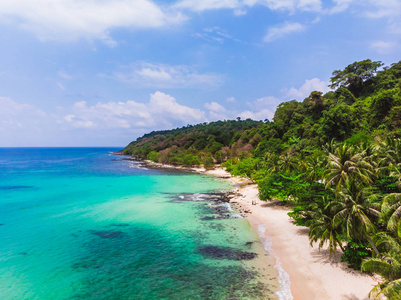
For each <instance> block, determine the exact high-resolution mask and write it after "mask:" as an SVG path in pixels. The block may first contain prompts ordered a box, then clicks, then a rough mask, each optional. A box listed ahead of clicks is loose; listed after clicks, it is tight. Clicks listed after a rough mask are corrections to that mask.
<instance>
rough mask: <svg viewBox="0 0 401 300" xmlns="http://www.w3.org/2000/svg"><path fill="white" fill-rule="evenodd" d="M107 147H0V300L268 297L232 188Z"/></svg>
mask: <svg viewBox="0 0 401 300" xmlns="http://www.w3.org/2000/svg"><path fill="white" fill-rule="evenodd" d="M117 150H120V149H112V148H0V299H3V300H8V299H10V300H11V299H12V300H16V299H17V300H18V299H41V300H46V299H51V300H54V299H278V298H279V295H280V293H279V290H280V285H279V282H278V280H277V277H278V275H277V271H276V270H275V269H274V262H273V260H272V259H271V258H270V257H269V255H268V253H267V252H266V251H265V250H264V249H263V247H262V246H261V244H260V243H259V242H258V237H257V235H256V234H255V233H254V232H253V231H252V229H251V228H250V226H249V224H248V222H247V221H246V220H245V219H243V218H239V215H238V214H237V212H236V211H235V209H233V207H231V206H230V205H229V204H227V203H221V202H219V201H216V197H218V196H216V195H218V194H208V193H219V192H222V191H228V190H231V189H233V186H232V185H230V184H229V183H228V182H225V181H222V180H219V179H216V178H213V177H209V176H205V175H198V174H191V173H183V172H181V173H178V172H172V171H166V170H155V169H147V168H144V167H143V166H141V164H139V163H137V162H134V161H128V160H121V158H123V157H122V156H116V155H113V154H112V151H117ZM280 298H281V297H280Z"/></svg>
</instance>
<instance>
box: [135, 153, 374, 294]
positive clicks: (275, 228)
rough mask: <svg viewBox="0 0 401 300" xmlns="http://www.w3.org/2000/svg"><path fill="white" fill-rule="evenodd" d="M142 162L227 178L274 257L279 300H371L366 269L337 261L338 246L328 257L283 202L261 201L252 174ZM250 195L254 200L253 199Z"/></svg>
mask: <svg viewBox="0 0 401 300" xmlns="http://www.w3.org/2000/svg"><path fill="white" fill-rule="evenodd" d="M141 162H142V163H143V164H144V165H145V166H146V167H150V168H156V169H170V170H179V171H187V172H192V173H199V174H206V175H212V176H215V177H217V178H220V179H223V180H228V181H230V182H231V183H233V185H234V186H235V187H236V190H237V192H238V195H237V196H235V197H233V198H232V199H231V201H230V203H233V202H234V203H235V206H236V207H237V209H238V210H240V211H242V213H241V215H242V216H243V217H244V218H245V219H246V220H247V221H248V222H249V224H250V226H251V227H252V228H253V230H254V231H255V233H256V234H257V235H258V237H259V239H260V242H261V244H262V246H263V247H264V248H265V250H266V251H267V252H268V253H269V254H270V255H271V256H272V257H273V259H274V260H275V261H276V264H275V267H274V268H275V269H276V270H277V272H278V274H279V278H278V280H279V282H280V285H281V289H280V291H279V292H278V293H277V295H278V296H279V298H280V299H282V300H290V299H295V300H321V299H332V300H340V299H344V300H369V295H368V294H369V292H370V290H371V289H372V288H373V287H374V286H375V285H376V284H377V283H378V282H377V281H375V280H374V279H373V278H372V277H371V276H369V275H368V274H363V273H361V272H359V271H355V270H353V269H351V268H348V266H347V263H346V262H341V261H340V256H341V250H338V252H337V253H336V254H333V255H332V258H331V259H329V255H328V250H327V248H325V247H323V248H322V249H321V250H320V251H319V249H318V246H317V245H314V247H311V246H310V242H309V238H308V228H306V227H301V226H296V225H294V224H293V223H292V221H291V218H290V217H289V216H288V215H287V213H288V212H289V211H290V210H289V209H288V208H287V207H283V206H279V205H277V201H262V200H260V199H259V196H258V193H259V191H258V187H257V185H256V184H255V183H253V182H252V181H251V180H249V179H246V178H241V177H235V176H232V175H231V174H230V173H229V172H227V171H225V170H224V169H223V168H221V167H216V168H215V169H211V170H206V169H204V168H200V167H198V168H188V167H181V166H173V165H164V164H160V163H154V162H151V161H146V160H145V161H141ZM252 201H255V202H256V205H252Z"/></svg>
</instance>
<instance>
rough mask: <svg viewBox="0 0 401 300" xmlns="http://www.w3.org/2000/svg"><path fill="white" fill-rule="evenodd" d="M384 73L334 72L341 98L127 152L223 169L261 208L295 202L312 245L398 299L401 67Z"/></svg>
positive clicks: (144, 141)
mask: <svg viewBox="0 0 401 300" xmlns="http://www.w3.org/2000/svg"><path fill="white" fill-rule="evenodd" d="M382 65H383V64H382V63H381V62H374V61H371V60H364V61H361V62H355V63H353V64H351V65H349V66H347V67H346V68H344V69H343V70H336V71H334V72H333V77H332V78H331V87H332V88H336V89H335V90H333V91H330V92H328V93H326V94H323V93H321V92H319V91H314V92H312V93H311V94H310V95H309V96H308V97H307V98H305V99H304V100H303V102H297V101H295V100H293V101H289V102H284V103H281V104H280V105H279V106H278V107H277V110H276V112H275V115H274V118H273V120H272V122H264V123H262V122H254V121H251V120H246V121H225V122H215V123H210V124H203V125H197V126H194V127H188V128H181V129H176V130H174V131H168V132H159V133H157V132H154V133H151V134H150V135H147V136H144V137H142V138H140V139H138V140H137V141H136V142H133V143H131V144H130V145H128V146H127V148H126V149H124V152H125V153H128V154H132V155H135V156H139V157H142V158H145V157H147V158H148V159H150V160H153V161H159V162H162V163H176V164H182V165H188V166H190V165H197V164H200V163H201V162H202V163H204V164H205V165H206V166H208V167H210V168H211V167H213V164H214V163H220V162H223V166H225V167H226V168H227V170H228V171H230V172H231V173H232V174H234V175H240V176H247V177H249V178H251V179H253V180H254V181H255V182H256V183H257V184H258V186H259V196H260V198H261V199H262V200H270V199H280V200H281V201H283V202H286V203H289V204H290V205H291V207H292V212H291V213H289V214H290V216H291V217H292V218H293V219H294V222H295V224H297V225H300V226H307V227H309V229H310V230H309V237H310V241H311V244H314V243H317V244H318V247H322V246H323V245H325V244H328V246H329V251H330V253H334V252H336V251H337V249H338V248H341V249H342V253H343V254H342V259H343V260H344V261H347V262H348V263H349V265H350V267H354V268H362V270H364V271H373V272H376V273H379V274H381V275H382V276H383V277H384V278H385V279H386V282H385V283H383V284H380V285H378V286H376V287H375V288H374V289H373V290H372V292H371V296H372V297H377V298H379V297H380V296H381V295H385V296H387V297H388V298H389V299H401V297H400V294H401V245H400V242H401V140H400V137H401V61H400V62H398V63H395V64H392V65H391V67H384V68H383V69H382V70H378V69H379V68H380V67H382ZM213 128H215V129H216V130H215V131H214V130H213ZM223 128H225V129H223Z"/></svg>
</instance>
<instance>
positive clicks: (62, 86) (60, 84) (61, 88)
mask: <svg viewBox="0 0 401 300" xmlns="http://www.w3.org/2000/svg"><path fill="white" fill-rule="evenodd" d="M56 85H57V86H58V87H59V89H60V90H62V91H64V90H65V86H64V84H62V83H61V82H57V83H56Z"/></svg>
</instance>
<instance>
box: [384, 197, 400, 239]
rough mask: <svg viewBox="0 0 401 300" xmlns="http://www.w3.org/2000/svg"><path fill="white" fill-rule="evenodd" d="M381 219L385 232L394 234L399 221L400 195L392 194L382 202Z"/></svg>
mask: <svg viewBox="0 0 401 300" xmlns="http://www.w3.org/2000/svg"><path fill="white" fill-rule="evenodd" d="M381 218H382V220H383V222H384V224H386V225H387V230H388V231H390V232H392V233H395V231H396V230H397V226H398V224H399V222H400V221H401V193H392V194H389V195H387V196H385V197H384V198H383V200H382V207H381Z"/></svg>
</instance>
